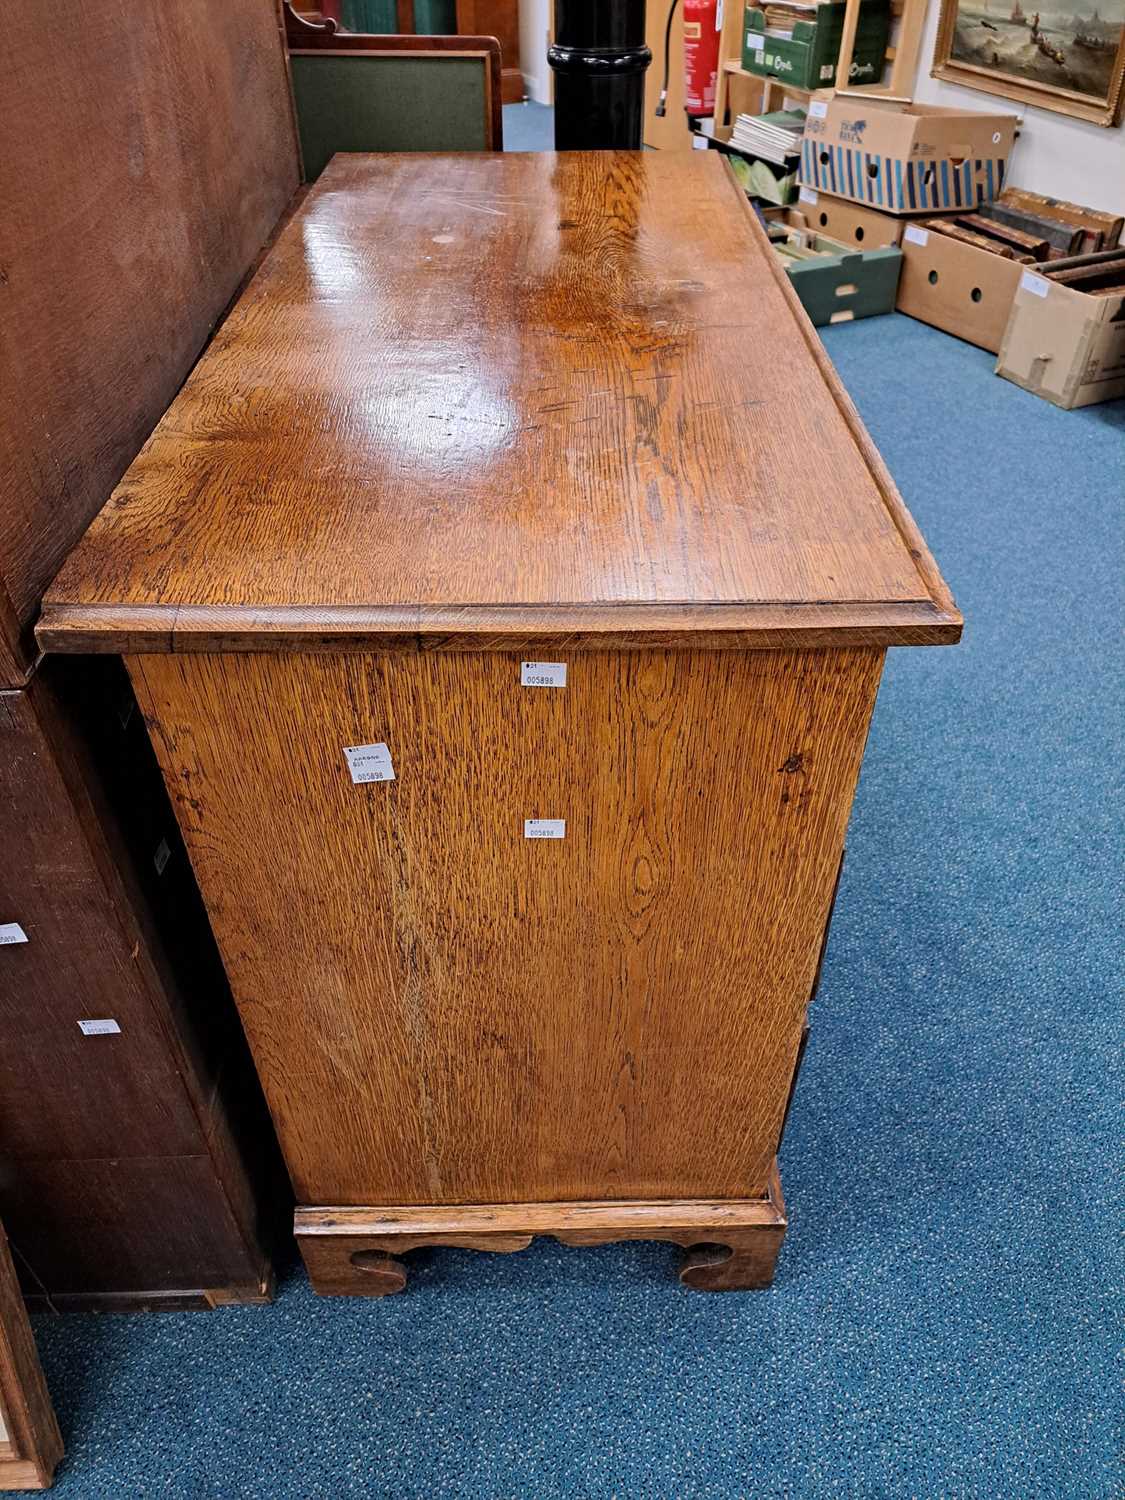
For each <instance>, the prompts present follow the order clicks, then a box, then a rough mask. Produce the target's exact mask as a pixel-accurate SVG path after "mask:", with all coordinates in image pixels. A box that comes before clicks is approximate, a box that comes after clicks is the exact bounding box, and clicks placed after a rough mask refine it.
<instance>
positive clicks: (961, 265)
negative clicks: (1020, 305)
mask: <svg viewBox="0 0 1125 1500" xmlns="http://www.w3.org/2000/svg"><path fill="white" fill-rule="evenodd" d="M1025 269H1026V268H1025V267H1024V266H1023V265H1021V264H1020V262H1019V261H1016V260H1005V259H1004V257H1003V256H1002V255H993V254H991V252H989V251H988V250H978V249H977V248H976V246H975V245H966V244H964V243H963V242H962V241H961V240H954V239H951V238H950V237H949V236H948V235H945V234H941V233H939V231H937V230H936V229H921V228H919V226H918V225H917V224H909V223H908V224H906V226H905V227H904V229H903V234H902V276H901V278H900V280H899V284H898V301H897V302H896V304H895V306H896V307H897V308H898V310H899V312H903V313H907V314H908V315H909V316H910V317H912V318H918V319H920V320H921V321H922V322H923V323H930V324H932V326H933V327H934V328H941V329H942V330H943V331H944V332H946V333H953V334H956V336H957V337H958V338H959V339H966V340H967V341H968V342H969V343H970V344H978V345H979V346H980V347H981V348H982V349H988V350H989V351H990V352H991V353H993V354H995V353H997V351H998V350H999V348H1000V343H1001V340H1002V339H1003V337H1004V329H1005V328H1006V327H1007V325H1008V315H1009V313H1010V312H1011V310H1012V299H1013V297H1014V296H1015V294H1016V287H1017V286H1018V285H1019V280H1020V275H1021V273H1022V272H1023V271H1024V270H1025Z"/></svg>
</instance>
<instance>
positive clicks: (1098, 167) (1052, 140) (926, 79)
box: [522, 0, 1125, 213]
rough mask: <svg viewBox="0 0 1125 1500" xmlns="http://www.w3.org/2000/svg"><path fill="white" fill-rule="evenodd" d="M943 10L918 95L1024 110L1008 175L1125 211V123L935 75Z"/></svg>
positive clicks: (1037, 188)
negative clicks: (1105, 122)
mask: <svg viewBox="0 0 1125 1500" xmlns="http://www.w3.org/2000/svg"><path fill="white" fill-rule="evenodd" d="M522 3H524V4H527V3H529V0H522ZM939 10H940V4H939V0H930V9H929V13H928V15H927V17H926V30H925V32H924V34H923V36H922V46H921V50H920V51H919V54H918V78H917V82H916V84H915V88H914V97H915V98H916V99H918V100H920V101H924V102H925V103H928V104H945V105H948V106H950V107H952V108H955V109H999V110H1008V111H1010V112H1011V113H1012V114H1017V115H1022V116H1023V127H1022V129H1021V131H1020V136H1019V139H1018V140H1017V141H1016V145H1015V150H1014V151H1013V152H1012V161H1011V168H1010V171H1009V175H1008V181H1009V182H1010V183H1011V184H1012V186H1013V187H1024V188H1027V189H1029V190H1030V191H1031V192H1033V193H1047V194H1049V195H1051V196H1052V197H1055V198H1068V199H1069V200H1070V201H1071V202H1072V203H1081V204H1084V205H1085V207H1087V208H1102V209H1110V210H1116V211H1117V212H1118V213H1122V212H1125V127H1123V126H1121V125H1116V126H1111V127H1110V128H1109V129H1108V130H1107V129H1106V128H1105V127H1104V126H1102V125H1091V124H1090V123H1089V121H1087V120H1073V119H1071V117H1070V116H1069V115H1059V114H1055V113H1054V111H1053V110H1049V109H1037V108H1036V107H1035V106H1034V105H1031V104H1021V103H1020V101H1019V100H1018V99H1004V98H1002V97H1001V96H1000V95H998V94H984V93H981V92H980V90H979V89H964V88H961V87H960V86H959V85H955V84H951V83H944V82H942V81H941V80H939V79H937V78H931V77H930V68H931V67H932V66H933V57H934V37H935V35H936V34H937V25H938V13H939Z"/></svg>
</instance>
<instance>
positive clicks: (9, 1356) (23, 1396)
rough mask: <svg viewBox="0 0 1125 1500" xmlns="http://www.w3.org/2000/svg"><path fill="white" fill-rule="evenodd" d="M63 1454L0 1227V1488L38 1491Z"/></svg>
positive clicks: (43, 1485)
mask: <svg viewBox="0 0 1125 1500" xmlns="http://www.w3.org/2000/svg"><path fill="white" fill-rule="evenodd" d="M62 1455H63V1442H62V1436H61V1435H60V1433H59V1425H58V1423H57V1422H56V1421H55V1413H54V1410H53V1408H52V1406H51V1398H50V1396H49V1395H48V1393H47V1382H46V1381H45V1380H44V1379H43V1371H42V1369H41V1368H40V1365H39V1355H38V1354H37V1353H36V1349H35V1340H34V1338H33V1337H32V1333H31V1324H30V1323H29V1322H28V1320H27V1312H26V1310H25V1309H24V1305H23V1297H22V1296H21V1294H20V1289H19V1284H18V1282H17V1281H16V1273H15V1269H14V1267H13V1266H12V1257H11V1256H10V1255H9V1253H8V1241H7V1238H6V1237H5V1234H4V1231H3V1228H0V1490H43V1489H47V1488H48V1486H49V1485H50V1484H51V1482H52V1480H53V1479H54V1475H55V1466H56V1464H57V1463H58V1461H59V1459H60V1458H62Z"/></svg>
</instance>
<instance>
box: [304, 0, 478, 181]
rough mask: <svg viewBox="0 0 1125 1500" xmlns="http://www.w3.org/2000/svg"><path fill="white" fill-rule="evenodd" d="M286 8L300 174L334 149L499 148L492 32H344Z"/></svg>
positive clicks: (321, 164) (316, 169) (308, 173)
mask: <svg viewBox="0 0 1125 1500" xmlns="http://www.w3.org/2000/svg"><path fill="white" fill-rule="evenodd" d="M366 3H373V0H366ZM415 3H416V4H417V3H418V0H415ZM285 11H286V15H285V24H286V39H287V41H288V43H289V65H290V71H291V74H292V79H293V99H294V103H295V105H296V111H297V128H298V132H299V134H300V138H301V153H302V156H303V159H304V164H305V177H306V179H307V180H308V181H310V182H312V181H314V180H315V179H316V178H317V177H319V175H320V173H321V172H322V171H323V170H324V168H325V166H326V165H327V163H328V161H329V159H330V158H331V157H332V156H333V155H334V154H335V153H336V152H337V151H494V150H499V149H501V146H502V144H503V140H502V127H501V123H500V121H501V116H500V46H499V43H498V42H497V41H496V40H495V38H493V37H468V36H458V37H452V36H378V35H370V34H359V33H354V32H343V31H337V30H336V29H335V26H334V25H333V24H332V23H331V22H328V23H324V24H320V25H318V24H315V23H311V22H308V21H305V20H303V19H302V18H301V17H299V16H297V15H295V13H294V12H293V11H292V10H291V8H290V7H289V5H288V4H287V5H286V7H285Z"/></svg>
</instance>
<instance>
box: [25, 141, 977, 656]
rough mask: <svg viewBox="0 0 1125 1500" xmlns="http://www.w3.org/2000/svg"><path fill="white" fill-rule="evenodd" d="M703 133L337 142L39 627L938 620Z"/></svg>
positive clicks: (131, 629)
mask: <svg viewBox="0 0 1125 1500" xmlns="http://www.w3.org/2000/svg"><path fill="white" fill-rule="evenodd" d="M960 623H961V622H960V616H959V615H958V613H957V611H956V608H955V607H954V605H953V602H952V600H951V598H950V595H949V592H948V590H947V589H946V587H945V585H944V583H943V582H942V580H941V578H940V575H939V574H938V571H937V568H936V566H935V564H934V562H933V559H932V558H931V557H930V556H929V553H928V552H927V551H926V549H925V545H924V543H923V542H922V539H921V537H920V535H919V534H918V531H917V529H916V528H915V526H914V523H913V521H912V520H911V518H910V516H909V514H908V513H907V511H906V509H905V507H904V506H903V504H902V501H901V499H900V497H899V496H898V494H897V492H896V490H895V488H894V485H893V483H892V482H891V480H890V478H889V476H888V474H887V472H886V470H885V468H884V466H883V464H882V462H881V460H880V459H879V456H878V454H877V453H876V451H875V449H874V447H873V445H872V443H871V441H870V439H869V438H868V436H867V434H866V432H865V431H864V430H863V428H862V426H861V424H860V423H859V420H858V418H857V417H856V414H855V412H854V409H853V408H852V406H851V403H850V402H849V400H848V398H847V396H846V395H845V394H844V392H843V390H842V388H841V387H840V384H839V381H838V379H837V377H836V375H835V372H834V371H833V369H832V366H831V364H830V363H829V361H828V359H827V357H826V356H825V354H824V352H823V349H822V347H821V346H820V344H819V342H818V340H817V339H816V336H815V334H813V332H812V330H811V328H810V327H809V324H808V322H807V320H806V319H805V317H804V314H803V313H802V312H801V311H800V308H799V305H798V303H797V300H796V298H795V295H794V294H793V292H792V290H791V288H790V287H789V285H788V282H787V280H786V278H785V276H784V273H783V272H782V271H781V269H780V268H779V267H776V266H775V265H774V256H773V254H772V252H771V251H770V250H769V248H768V245H767V243H766V240H765V236H764V234H763V233H762V231H761V229H760V227H759V226H758V224H757V222H756V220H755V219H754V217H753V215H752V213H751V211H750V210H749V207H748V205H747V204H746V201H745V198H744V197H743V196H742V194H741V192H740V191H739V189H738V188H737V185H736V184H735V183H734V181H733V179H732V177H731V176H730V174H729V171H728V170H727V169H726V167H725V165H724V163H723V162H722V160H721V158H720V157H719V156H718V155H717V154H712V153H707V154H704V153H694V152H691V153H682V154H681V153H661V152H643V153H642V152H628V153H626V152H622V153H606V152H589V153H566V154H563V155H558V156H556V155H553V154H550V153H542V154H528V155H515V154H501V153H481V154H479V155H478V154H466V155H462V156H434V155H426V154H413V155H401V156H393V155H390V156H338V157H337V158H336V159H335V160H334V161H333V162H332V164H331V165H330V166H329V168H328V169H327V171H326V172H325V173H324V174H323V176H322V177H321V178H320V180H319V182H318V183H317V186H316V188H315V189H314V190H313V191H312V192H311V193H310V195H309V196H308V198H307V199H306V201H305V203H304V205H303V206H302V208H301V209H300V211H299V212H298V213H297V215H296V216H295V217H294V218H293V220H292V222H291V223H290V224H289V225H288V227H287V228H286V229H285V231H284V232H283V234H282V235H281V236H280V237H279V239H278V242H277V244H276V245H275V246H274V248H273V250H272V251H271V252H270V254H269V256H268V257H267V258H266V260H265V261H264V263H263V265H262V268H261V270H260V271H259V272H258V274H257V276H256V277H255V278H254V280H253V281H252V283H251V284H250V286H249V288H248V289H247V291H246V293H245V294H244V296H243V297H242V299H241V301H240V303H239V304H238V306H237V308H236V309H235V310H234V312H233V313H232V314H231V316H230V317H229V319H228V320H227V322H226V323H225V324H224V325H223V327H222V328H221V329H220V331H219V333H218V334H217V336H216V337H215V339H214V341H213V343H212V344H211V346H210V348H209V349H208V350H207V352H206V354H205V355H204V357H203V358H202V359H201V360H200V362H199V364H198V365H197V367H196V369H195V371H194V372H193V374H192V375H191V377H190V379H189V380H188V382H187V383H186V385H185V386H184V388H183V390H182V391H181V392H180V394H179V396H178V397H177V398H176V400H175V401H174V402H173V404H172V406H171V407H170V408H169V410H168V412H167V414H166V415H165V417H164V419H163V420H162V421H161V423H160V425H159V426H158V427H157V429H156V431H155V432H154V433H153V435H152V437H151V438H150V440H149V441H148V443H147V444H146V446H145V448H144V450H143V451H142V452H141V454H140V455H139V457H138V458H137V460H136V461H135V462H134V464H133V465H132V467H131V468H130V469H129V471H128V473H127V474H126V475H125V478H124V479H123V480H122V482H121V484H120V485H119V486H118V488H117V490H116V492H115V493H114V495H113V496H112V498H111V499H110V501H109V502H108V504H107V505H106V507H105V509H104V510H103V511H102V513H101V515H100V516H99V517H98V519H97V520H96V521H95V523H94V524H93V526H92V527H91V528H90V530H89V532H88V533H87V535H86V537H85V538H84V540H83V541H82V542H81V544H80V545H79V547H78V548H77V550H76V551H75V552H74V553H73V554H72V556H71V558H70V559H69V561H68V562H67V564H66V566H65V567H64V568H63V570H62V572H61V573H60V575H59V577H58V579H57V580H56V582H55V584H54V585H53V587H52V588H51V590H50V592H49V594H48V596H47V600H46V607H45V611H44V614H43V618H42V620H41V623H40V626H39V632H38V634H39V640H40V642H41V644H42V645H43V646H44V648H45V649H47V650H55V651H60V650H74V651H90V650H105V651H122V650H124V651H137V650H145V651H149V650H151V651H170V650H177V651H179V650H193V649H194V650H247V649H262V648H263V647H265V648H267V649H269V648H273V649H287V650H300V649H305V648H308V649H316V648H317V647H320V646H323V645H324V644H325V643H326V642H328V643H333V644H339V643H347V644H350V645H352V646H355V645H366V646H368V647H378V646H380V645H388V644H392V643H395V642H396V639H397V643H398V644H401V643H402V641H403V638H406V640H407V641H408V642H413V643H414V644H415V645H417V644H419V643H420V638H421V637H425V638H426V642H424V643H423V644H428V645H429V646H431V647H433V646H435V645H449V644H451V643H460V644H475V645H484V646H494V647H496V648H497V649H499V648H501V647H504V646H507V645H509V644H512V643H514V642H516V641H518V640H521V639H524V638H527V637H530V636H535V637H541V636H548V635H553V634H566V635H567V636H568V638H570V639H571V640H573V641H575V642H581V641H588V642H594V643H596V642H599V641H606V640H608V639H610V638H611V637H612V638H616V639H622V638H629V639H632V638H641V639H643V640H646V641H659V642H660V643H661V644H678V643H684V644H692V643H694V642H695V641H696V640H698V639H700V638H702V637H705V638H707V639H708V640H709V641H711V642H713V643H718V644H733V645H778V644H787V645H799V644H802V643H804V644H814V643H818V642H823V643H837V642H838V643H841V644H843V643H845V642H847V641H855V640H862V641H864V642H867V643H871V644H878V643H888V644H894V643H910V642H919V643H928V642H938V641H951V640H955V639H956V638H957V636H958V634H959V632H960Z"/></svg>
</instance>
